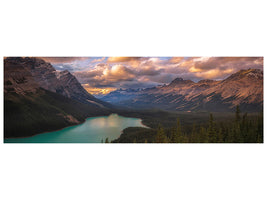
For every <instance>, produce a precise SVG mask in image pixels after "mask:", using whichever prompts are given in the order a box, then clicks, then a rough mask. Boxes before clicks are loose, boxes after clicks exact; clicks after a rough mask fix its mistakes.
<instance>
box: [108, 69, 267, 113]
mask: <svg viewBox="0 0 267 200" xmlns="http://www.w3.org/2000/svg"><path fill="white" fill-rule="evenodd" d="M115 93H116V91H114V92H113V96H114V94H115ZM125 95H126V96H127V94H125ZM130 95H131V94H130ZM128 96H129V95H128ZM104 98H105V99H109V94H108V95H107V96H105V97H104ZM113 99H115V100H116V98H114V97H113ZM120 99H123V98H121V97H120ZM113 103H116V102H113ZM117 104H118V105H122V106H128V107H135V108H161V109H166V110H178V111H194V110H195V111H199V110H200V111H202V110H203V111H223V112H225V111H231V110H234V109H235V107H236V106H237V105H240V108H241V109H243V110H244V111H260V110H261V109H262V106H263V72H262V70H259V69H248V70H241V71H239V72H237V73H235V74H232V75H231V76H229V77H228V78H226V79H225V80H222V81H214V80H201V81H199V82H197V83H195V82H193V81H191V80H183V79H182V78H177V79H175V80H173V81H172V82H171V83H170V84H168V85H166V86H162V87H157V88H151V89H145V90H143V91H139V92H136V93H135V95H134V96H133V97H132V98H131V99H127V100H125V101H120V102H118V103H117Z"/></svg>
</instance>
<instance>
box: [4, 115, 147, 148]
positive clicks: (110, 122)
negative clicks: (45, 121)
mask: <svg viewBox="0 0 267 200" xmlns="http://www.w3.org/2000/svg"><path fill="white" fill-rule="evenodd" d="M127 127H146V126H144V125H143V124H142V123H141V119H137V118H128V117H122V116H119V115H117V114H111V115H109V116H102V117H91V118H87V119H86V121H85V122H84V123H82V124H79V125H75V126H70V127H67V128H64V129H61V130H58V131H53V132H47V133H42V134H38V135H35V136H32V137H27V138H9V139H5V140H4V142H5V143H100V142H101V140H102V139H103V140H104V141H105V139H106V138H108V139H109V141H111V140H114V139H117V138H118V137H119V136H120V135H121V133H122V130H123V129H125V128H127Z"/></svg>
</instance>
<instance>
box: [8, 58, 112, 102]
mask: <svg viewBox="0 0 267 200" xmlns="http://www.w3.org/2000/svg"><path fill="white" fill-rule="evenodd" d="M4 67H5V70H4V71H5V72H4V73H5V86H4V88H5V92H10V91H14V92H16V93H18V94H25V92H33V93H34V92H35V91H36V89H37V88H43V89H45V90H48V91H51V92H55V93H58V94H61V95H63V96H66V97H68V98H71V99H74V100H77V101H79V102H82V103H85V104H94V105H97V106H99V107H106V106H109V104H107V103H105V102H102V101H100V100H98V99H96V98H95V97H94V96H93V95H91V94H89V93H88V92H87V91H86V90H85V89H84V88H83V87H82V86H81V84H80V83H79V82H78V80H77V79H76V78H75V76H73V75H72V74H71V73H70V72H68V71H62V72H57V71H56V70H55V69H54V67H53V66H52V65H51V64H50V63H47V62H45V61H44V60H42V59H40V58H29V57H26V58H22V57H8V58H5V60H4Z"/></svg>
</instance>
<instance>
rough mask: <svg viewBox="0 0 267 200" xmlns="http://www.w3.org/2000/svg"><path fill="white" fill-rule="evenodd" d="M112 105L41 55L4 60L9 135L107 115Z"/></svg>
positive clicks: (71, 123)
mask: <svg viewBox="0 0 267 200" xmlns="http://www.w3.org/2000/svg"><path fill="white" fill-rule="evenodd" d="M111 107H112V106H111V105H110V104H109V103H106V102H103V101H101V100H99V99H96V98H95V97H94V96H92V95H91V94H89V93H88V92H87V91H86V90H85V89H84V88H83V87H82V86H81V84H80V83H79V82H78V81H77V79H76V78H75V77H74V76H73V75H72V74H71V73H69V72H68V71H62V72H57V71H56V70H55V69H54V67H53V66H52V65H51V64H50V63H47V62H45V61H44V60H42V59H39V58H28V57H26V58H22V57H8V58H5V59H4V129H5V137H20V136H29V135H33V134H36V133H40V132H44V131H51V130H55V129H59V128H63V127H66V126H68V125H73V124H78V123H81V122H82V121H83V120H84V119H85V118H86V117H90V116H98V115H107V114H109V113H110V112H111V111H110V108H111Z"/></svg>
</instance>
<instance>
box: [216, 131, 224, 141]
mask: <svg viewBox="0 0 267 200" xmlns="http://www.w3.org/2000/svg"><path fill="white" fill-rule="evenodd" d="M217 142H218V143H223V134H222V128H220V129H219V132H218V139H217Z"/></svg>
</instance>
